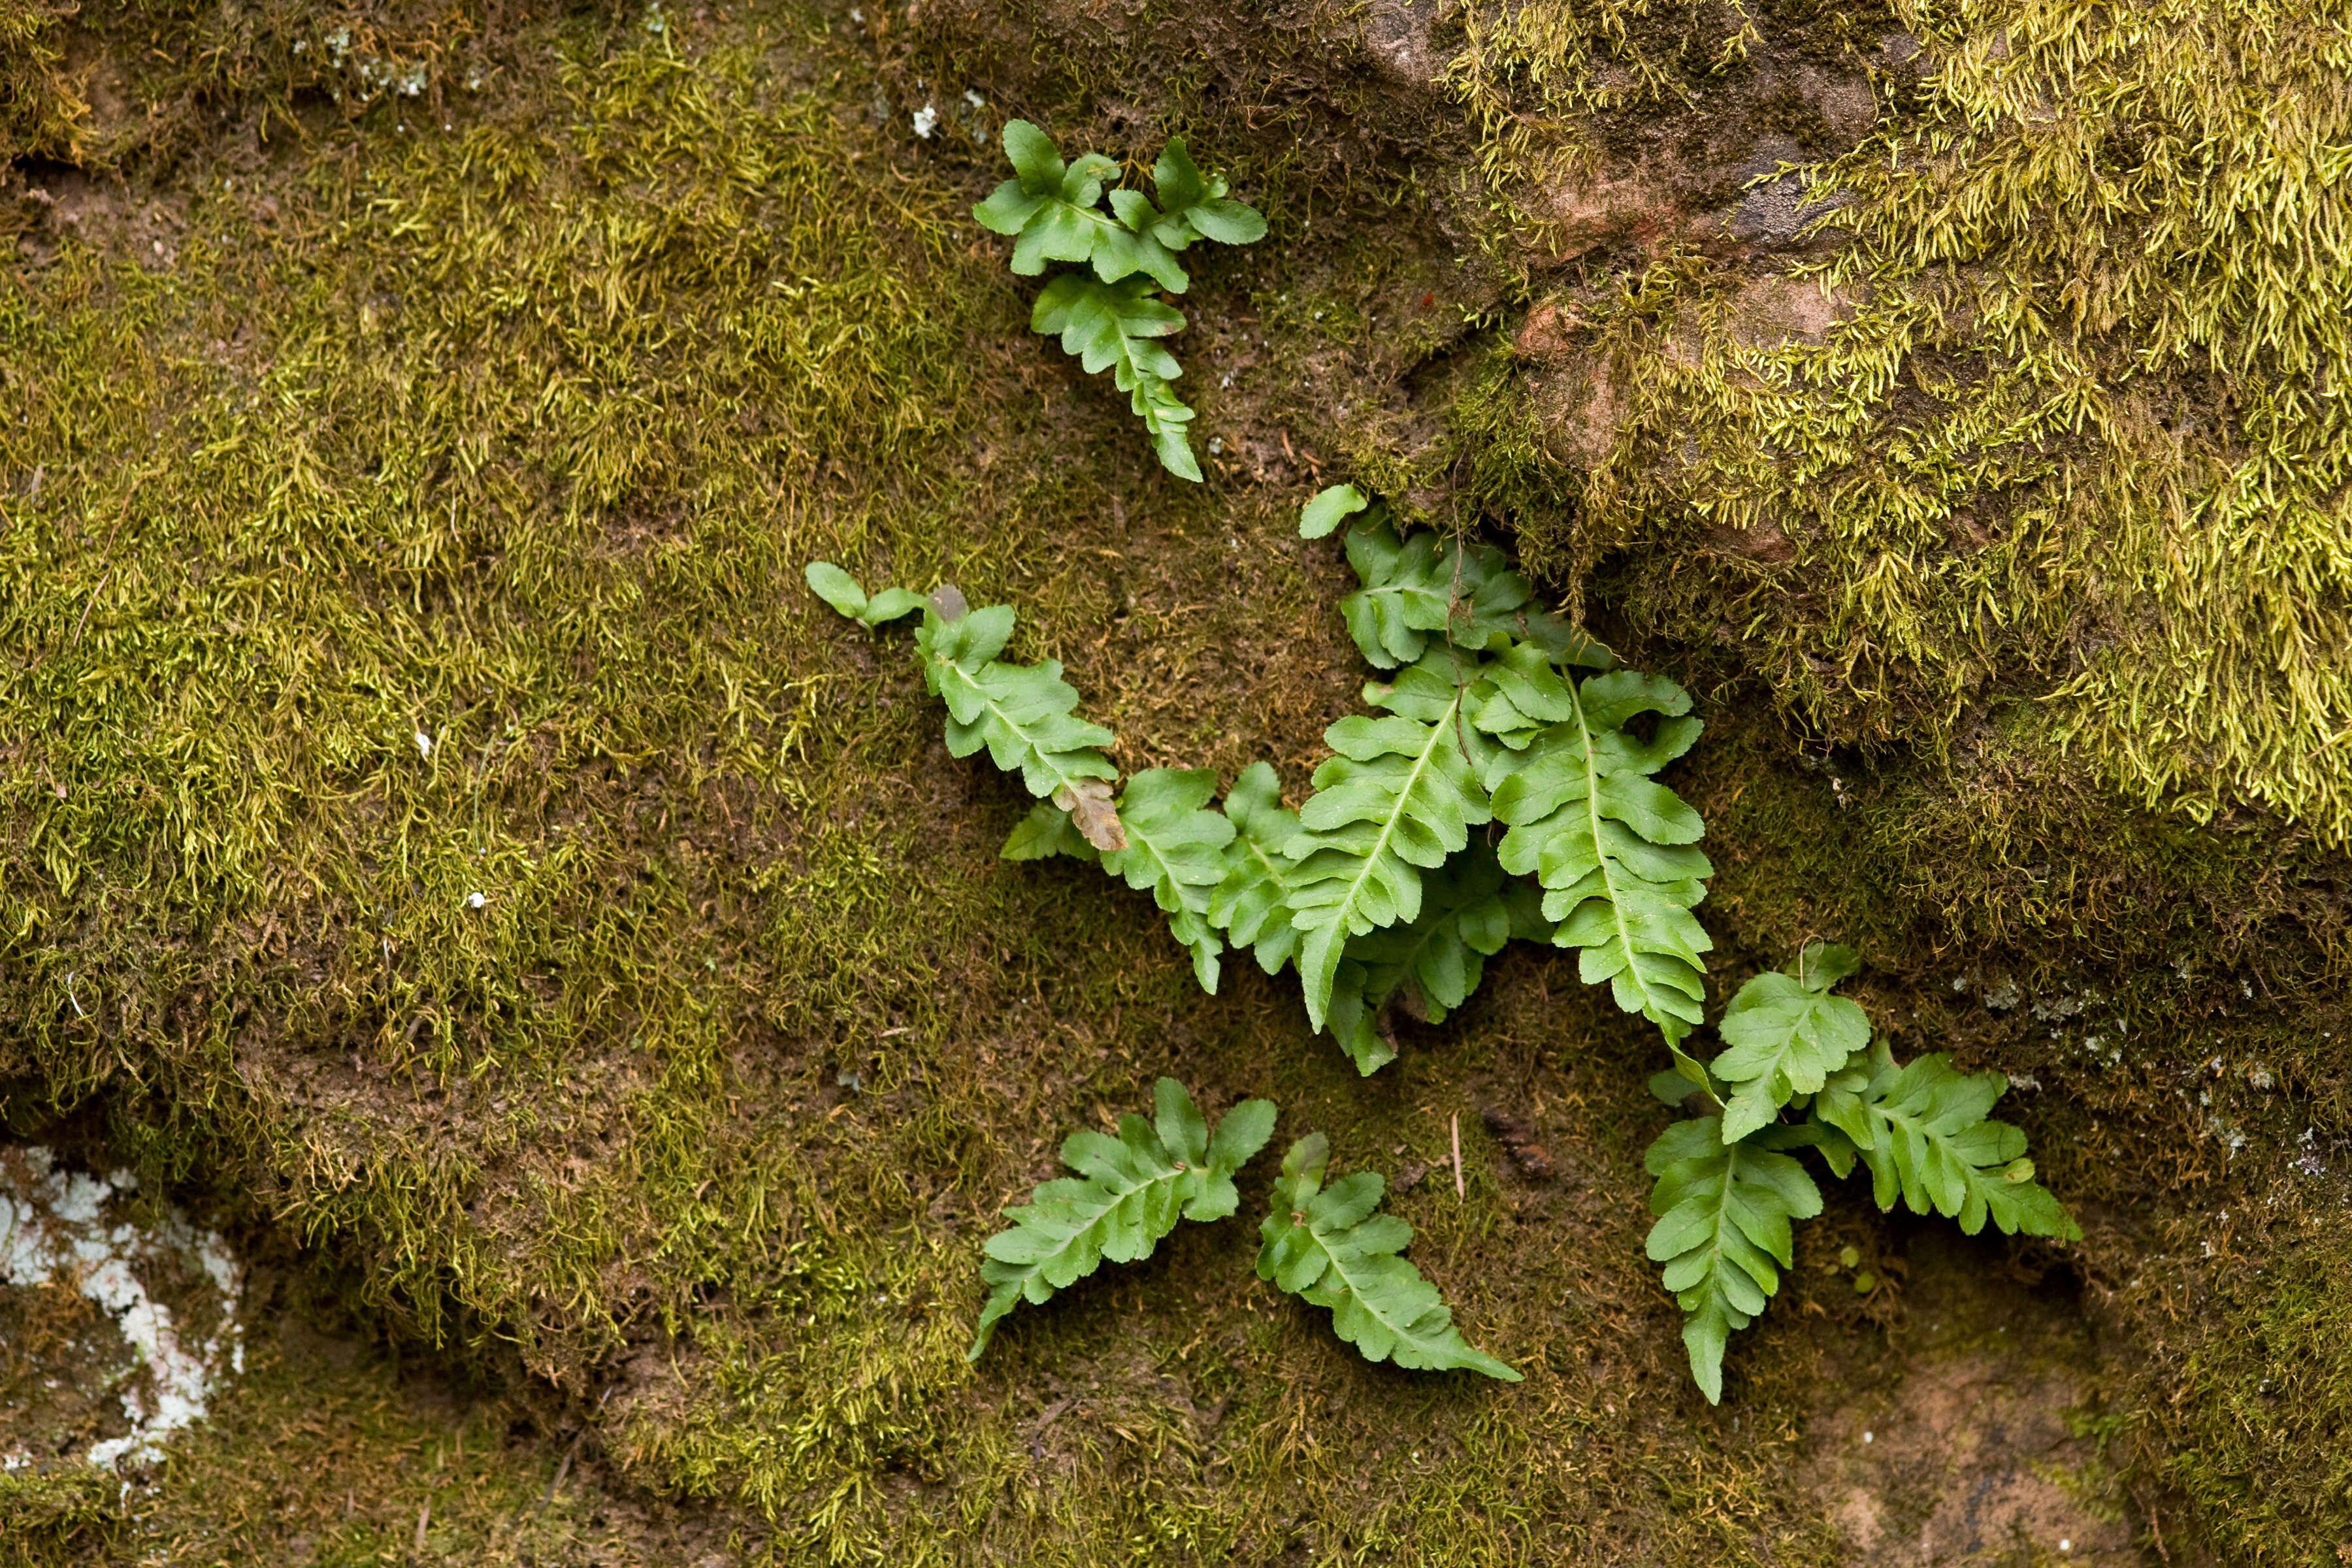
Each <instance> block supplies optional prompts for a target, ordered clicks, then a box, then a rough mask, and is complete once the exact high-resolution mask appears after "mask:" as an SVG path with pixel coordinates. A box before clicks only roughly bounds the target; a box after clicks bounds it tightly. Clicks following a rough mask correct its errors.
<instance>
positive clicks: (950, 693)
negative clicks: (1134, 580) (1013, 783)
mask: <svg viewBox="0 0 2352 1568" xmlns="http://www.w3.org/2000/svg"><path fill="white" fill-rule="evenodd" d="M956 598H957V600H958V601H960V600H961V595H957V596H956ZM950 607H953V605H951V606H950ZM1012 636H1013V606H1012V605H987V606H985V607H983V608H981V609H977V610H969V611H966V612H964V613H963V614H961V615H958V616H953V617H950V616H947V615H945V614H943V613H942V612H941V610H940V607H939V606H938V605H936V604H934V605H932V606H930V607H929V608H927V609H926V610H925V611H924V614H923V624H922V626H921V627H920V628H919V630H918V631H917V632H916V633H915V648H916V651H917V652H918V653H919V654H920V655H921V657H922V660H923V680H924V683H925V684H926V685H928V686H929V688H930V689H931V692H932V695H934V696H936V697H938V698H939V699H940V700H941V701H943V702H945V703H946V704H947V708H948V752H949V754H950V755H952V756H958V757H968V756H970V755H971V754H972V753H973V752H977V751H979V750H980V749H981V747H982V746H986V747H987V748H988V754H989V758H990V760H991V761H992V762H994V763H996V765H997V766H998V767H1000V768H1003V770H1004V771H1005V772H1007V773H1011V772H1013V770H1015V769H1018V770H1019V771H1020V773H1021V780H1022V783H1023V784H1026V785H1027V786H1028V789H1029V793H1030V794H1031V795H1045V796H1050V795H1053V794H1054V793H1055V791H1056V790H1066V791H1069V792H1070V793H1072V794H1073V795H1075V794H1076V793H1077V791H1078V790H1079V788H1080V786H1081V785H1083V784H1084V783H1085V781H1087V780H1088V779H1115V778H1117V777H1118V769H1117V768H1115V767H1113V766H1111V764H1110V759H1109V758H1108V757H1106V756H1104V755H1103V754H1102V752H1101V751H1100V750H1099V748H1101V747H1104V746H1108V745H1109V744H1110V743H1111V742H1112V740H1113V739H1114V738H1115V737H1113V736H1112V734H1111V732H1110V731H1108V730H1106V729H1104V728H1103V727H1102V726H1101V725H1099V724H1089V723H1087V721H1085V720H1083V719H1081V718H1079V717H1078V716H1077V715H1076V713H1075V712H1073V711H1072V710H1073V709H1075V708H1076V706H1077V703H1078V694H1077V692H1076V691H1075V690H1073V689H1071V687H1070V686H1069V684H1068V683H1067V682H1066V681H1065V680H1063V679H1062V667H1061V665H1060V664H1058V663H1057V662H1055V660H1053V659H1050V658H1049V659H1046V660H1045V661H1044V662H1043V663H1041V664H1034V665H1018V664H1004V663H1002V662H999V661H998V660H997V658H996V656H997V655H998V654H999V653H1001V652H1003V648H1004V644H1005V642H1006V641H1007V639H1009V638H1010V637H1012Z"/></svg>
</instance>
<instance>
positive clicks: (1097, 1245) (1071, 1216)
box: [966, 1078, 1275, 1361]
mask: <svg viewBox="0 0 2352 1568" xmlns="http://www.w3.org/2000/svg"><path fill="white" fill-rule="evenodd" d="M1152 1100H1153V1109H1154V1110H1155V1111H1156V1112H1157V1115H1156V1117H1155V1118H1154V1120H1153V1121H1145V1120H1144V1119H1143V1118H1142V1117H1140V1116H1138V1115H1136V1114H1135V1113H1134V1112H1133V1111H1129V1113H1128V1114H1127V1115H1125V1116H1123V1117H1121V1118H1119V1123H1118V1137H1116V1138H1113V1137H1110V1136H1109V1135H1108V1134H1106V1133H1101V1132H1093V1131H1086V1132H1073V1133H1071V1134H1070V1135H1069V1137H1068V1138H1066V1139H1065V1140H1064V1141H1063V1143H1062V1163H1064V1164H1066V1165H1067V1166H1069V1167H1070V1169H1072V1170H1073V1171H1076V1172H1077V1173H1078V1174H1077V1177H1076V1179H1071V1178H1063V1179H1061V1180H1058V1181H1051V1182H1046V1183H1044V1184H1040V1185H1039V1186H1038V1188H1037V1189H1036V1191H1035V1192H1034V1193H1032V1194H1030V1197H1029V1201H1028V1202H1027V1203H1026V1204H1023V1205H1019V1206H1017V1207H1014V1208H1009V1209H1006V1210H1005V1211H1004V1217H1005V1218H1007V1219H1009V1220H1011V1221H1012V1222H1013V1225H1012V1228H1010V1229H1008V1230H1002V1231H999V1232H997V1234H995V1235H994V1236H992V1237H989V1238H988V1244H987V1247H986V1248H985V1250H986V1252H987V1255H988V1258H987V1261H986V1262H984V1263H982V1265H981V1268H980V1272H981V1278H982V1279H984V1280H985V1281H986V1282H987V1283H988V1284H989V1285H991V1286H992V1287H993V1288H994V1289H992V1291H991V1292H990V1295H989V1298H988V1303H987V1305H986V1306H984V1307H982V1309H981V1312H980V1322H979V1325H978V1328H977V1330H976V1331H975V1333H974V1336H973V1338H972V1342H971V1350H970V1351H969V1352H966V1353H967V1354H968V1355H969V1356H970V1357H971V1359H972V1360H974V1361H978V1360H979V1359H980V1353H981V1352H982V1351H984V1350H986V1349H987V1348H988V1342H989V1339H990V1337H991V1336H992V1335H993V1334H994V1333H995V1331H996V1324H997V1321H998V1320H1000V1319H1002V1318H1003V1316H1004V1315H1005V1314H1006V1313H1008V1312H1010V1311H1012V1310H1013V1308H1014V1307H1016V1306H1018V1305H1020V1304H1021V1303H1022V1302H1023V1301H1027V1302H1029V1303H1031V1304H1032V1305H1035V1304H1038V1303H1041V1302H1043V1301H1045V1300H1047V1299H1048V1298H1050V1297H1051V1296H1052V1295H1053V1294H1054V1292H1055V1291H1056V1290H1060V1289H1066V1288H1067V1287H1068V1286H1070V1285H1071V1284H1073V1283H1075V1282H1076V1281H1077V1280H1079V1279H1084V1278H1085V1277H1086V1276H1087V1275H1089V1274H1091V1273H1093V1272H1094V1271H1095V1269H1096V1268H1098V1267H1099V1266H1100V1265H1102V1264H1103V1263H1105V1262H1111V1263H1133V1262H1135V1261H1137V1260H1138V1259H1139V1258H1149V1257H1150V1256H1151V1249H1152V1248H1153V1247H1157V1246H1159V1245H1160V1237H1164V1236H1166V1235H1167V1234H1168V1233H1169V1232H1170V1231H1171V1230H1174V1229H1175V1228H1176V1222H1177V1220H1178V1219H1179V1218H1182V1219H1194V1220H1218V1219H1223V1218H1224V1217H1225V1216H1226V1215H1230V1214H1232V1213H1233V1212H1234V1209H1236V1208H1238V1207H1239V1206H1240V1205H1241V1197H1240V1195H1239V1194H1237V1193H1235V1192H1234V1172H1236V1171H1238V1170H1240V1169H1241V1168H1242V1166H1244V1164H1246V1163H1249V1158H1250V1156H1251V1155H1253V1154H1255V1153H1256V1152H1258V1151H1259V1150H1260V1149H1263V1148H1264V1147H1265V1141H1266V1140H1267V1139H1268V1138H1270V1137H1272V1136H1273V1135H1274V1119H1275V1110H1274V1106H1273V1105H1272V1104H1271V1103H1270V1102H1269V1101H1266V1100H1244V1101H1242V1102H1241V1103H1240V1104H1239V1105H1236V1106H1234V1108H1233V1110H1229V1111H1227V1112H1226V1113H1225V1115H1224V1118H1223V1120H1222V1121H1219V1122H1218V1123H1217V1131H1216V1132H1215V1134H1214V1135H1213V1136H1212V1135H1211V1133H1210V1131H1209V1124H1208V1121H1206V1119H1204V1118H1203V1117H1202V1115H1201V1112H1200V1110H1199V1108H1198V1107H1197V1106H1195V1105H1194V1104H1193V1103H1192V1096H1191V1095H1189V1094H1187V1093H1185V1092H1184V1086H1183V1085H1182V1084H1180V1083H1178V1082H1177V1081H1176V1080H1175V1079H1172V1078H1163V1079H1160V1081H1159V1083H1158V1084H1156V1085H1155V1086H1154V1087H1153V1093H1152Z"/></svg>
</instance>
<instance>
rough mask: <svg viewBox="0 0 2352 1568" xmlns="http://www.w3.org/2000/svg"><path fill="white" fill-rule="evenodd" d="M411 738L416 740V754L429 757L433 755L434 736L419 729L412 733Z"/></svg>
mask: <svg viewBox="0 0 2352 1568" xmlns="http://www.w3.org/2000/svg"><path fill="white" fill-rule="evenodd" d="M409 739H410V740H412V741H415V742H416V754H417V755H418V756H420V757H425V758H428V759H429V758H430V757H431V756H432V755H433V737H432V736H430V735H428V734H426V733H425V731H422V730H419V731H416V733H415V734H414V735H411V736H410V737H409Z"/></svg>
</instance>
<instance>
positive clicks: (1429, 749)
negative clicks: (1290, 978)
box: [1284, 650, 1488, 1029]
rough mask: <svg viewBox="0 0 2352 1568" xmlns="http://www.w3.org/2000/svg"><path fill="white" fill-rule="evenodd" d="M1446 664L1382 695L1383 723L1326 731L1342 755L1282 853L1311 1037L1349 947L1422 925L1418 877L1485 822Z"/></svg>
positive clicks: (1437, 661) (1457, 692)
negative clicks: (1288, 871)
mask: <svg viewBox="0 0 2352 1568" xmlns="http://www.w3.org/2000/svg"><path fill="white" fill-rule="evenodd" d="M1444 662H1445V657H1444V651H1443V650H1440V651H1439V653H1437V654H1436V655H1433V657H1432V659H1431V661H1430V663H1429V664H1428V665H1426V666H1424V667H1422V668H1421V674H1420V677H1419V678H1418V679H1416V680H1415V681H1414V682H1412V684H1411V685H1408V683H1406V682H1404V681H1402V680H1401V681H1399V683H1398V685H1397V687H1396V688H1395V689H1391V691H1390V692H1389V693H1386V694H1384V695H1383V699H1382V700H1384V702H1385V703H1386V705H1388V706H1390V707H1391V712H1390V713H1389V714H1387V715H1386V716H1384V717H1381V718H1378V719H1371V718H1366V717H1363V716H1361V715H1355V716H1351V717H1349V718H1346V719H1342V720H1340V721H1339V722H1338V723H1336V724H1334V725H1332V726H1331V727H1330V728H1329V729H1328V730H1327V731H1324V732H1323V740H1324V743H1325V744H1327V745H1328V746H1329V747H1330V748H1331V750H1332V751H1333V752H1336V753H1338V754H1337V755H1335V756H1333V757H1331V758H1330V759H1329V760H1328V761H1327V762H1325V763H1323V765H1322V766H1321V767H1318V768H1317V769H1316V770H1315V794H1314V795H1312V796H1310V797H1309V798H1308V799H1307V804H1306V805H1304V806H1302V807H1300V809H1299V813H1298V820H1299V824H1300V831H1299V833H1298V834H1297V837H1294V838H1292V840H1291V841H1290V843H1289V844H1288V845H1286V847H1284V854H1285V856H1286V858H1288V859H1289V860H1290V862H1291V864H1292V865H1293V867H1294V868H1295V871H1294V873H1293V876H1292V879H1291V883H1290V889H1291V891H1290V906H1291V910H1292V921H1293V923H1295V924H1296V925H1297V927H1298V930H1299V933H1300V937H1299V948H1298V973H1299V980H1300V984H1301V986H1302V988H1303V989H1304V990H1305V992H1306V997H1307V1017H1308V1019H1309V1020H1311V1021H1312V1022H1313V1024H1314V1026H1316V1027H1317V1028H1318V1029H1319V1028H1321V1027H1322V1026H1323V1020H1324V1016H1325V1013H1326V1012H1327V1010H1328V1006H1329V1004H1330V1000H1331V985H1332V980H1333V977H1334V975H1335V974H1336V973H1337V972H1338V970H1339V961H1340V959H1341V958H1342V957H1343V956H1344V949H1345V948H1346V945H1347V942H1348V940H1349V938H1350V937H1355V936H1360V935H1362V934H1363V933H1364V932H1366V931H1376V930H1378V929H1380V928H1381V927H1382V926H1390V925H1395V924H1396V923H1398V922H1399V921H1411V920H1413V919H1415V918H1416V917H1417V916H1419V915H1420V913H1421V877H1422V872H1423V871H1424V870H1426V869H1429V868H1434V867H1437V866H1442V865H1444V863H1445V858H1446V857H1447V856H1448V855H1451V854H1453V853H1454V851H1455V850H1457V849H1460V848H1461V847H1463V846H1464V845H1465V844H1466V843H1468V842H1469V838H1470V829H1471V828H1472V827H1473V826H1476V825H1477V824H1479V823H1482V822H1485V821H1487V820H1488V812H1487V806H1486V787H1485V785H1484V784H1481V783H1480V782H1479V779H1478V776H1477V773H1476V770H1475V767H1474V766H1473V764H1472V761H1471V757H1470V754H1469V753H1468V752H1467V751H1465V747H1464V744H1463V742H1464V738H1465V735H1466V734H1468V732H1469V727H1468V726H1467V725H1466V724H1465V723H1464V722H1463V721H1462V717H1463V708H1464V703H1465V700H1466V698H1467V695H1468V692H1469V688H1467V687H1463V686H1458V685H1456V684H1455V683H1454V678H1453V676H1452V675H1451V673H1450V672H1449V671H1448V670H1446V669H1444V668H1438V667H1439V666H1441V665H1443V664H1444ZM1441 692H1442V693H1443V696H1442V700H1439V697H1438V695H1437V694H1438V693H1441ZM1397 709H1407V710H1410V712H1409V713H1408V712H1404V711H1396V710H1397Z"/></svg>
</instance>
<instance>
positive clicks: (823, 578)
mask: <svg viewBox="0 0 2352 1568" xmlns="http://www.w3.org/2000/svg"><path fill="white" fill-rule="evenodd" d="M802 575H803V576H804V577H806V578H807V579H808V585H809V591H810V592H812V593H814V595H816V596H817V597H818V598H820V599H823V600H824V602H825V603H826V604H828V605H832V606H833V607H834V608H835V609H836V610H838V611H840V612H841V613H842V614H843V615H845V616H848V617H849V618H850V619H851V620H853V621H861V622H863V623H865V624H866V626H880V625H882V624H883V623H884V622H886V621H895V620H897V619H898V617H899V616H907V615H912V614H913V613H914V612H915V611H917V610H919V609H921V608H922V607H923V598H922V595H919V594H915V593H910V592H908V590H907V589H904V588H885V589H883V590H882V591H881V592H879V593H877V594H876V595H873V596H872V597H871V598H868V597H867V596H866V590H865V589H864V588H862V587H860V586H858V583H857V579H856V578H855V577H853V576H851V575H850V574H848V573H846V572H845V571H843V570H842V569H841V568H840V567H838V566H835V564H834V563H832V562H830V561H812V562H810V563H808V565H807V567H806V568H805V569H804V570H803V572H802Z"/></svg>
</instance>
